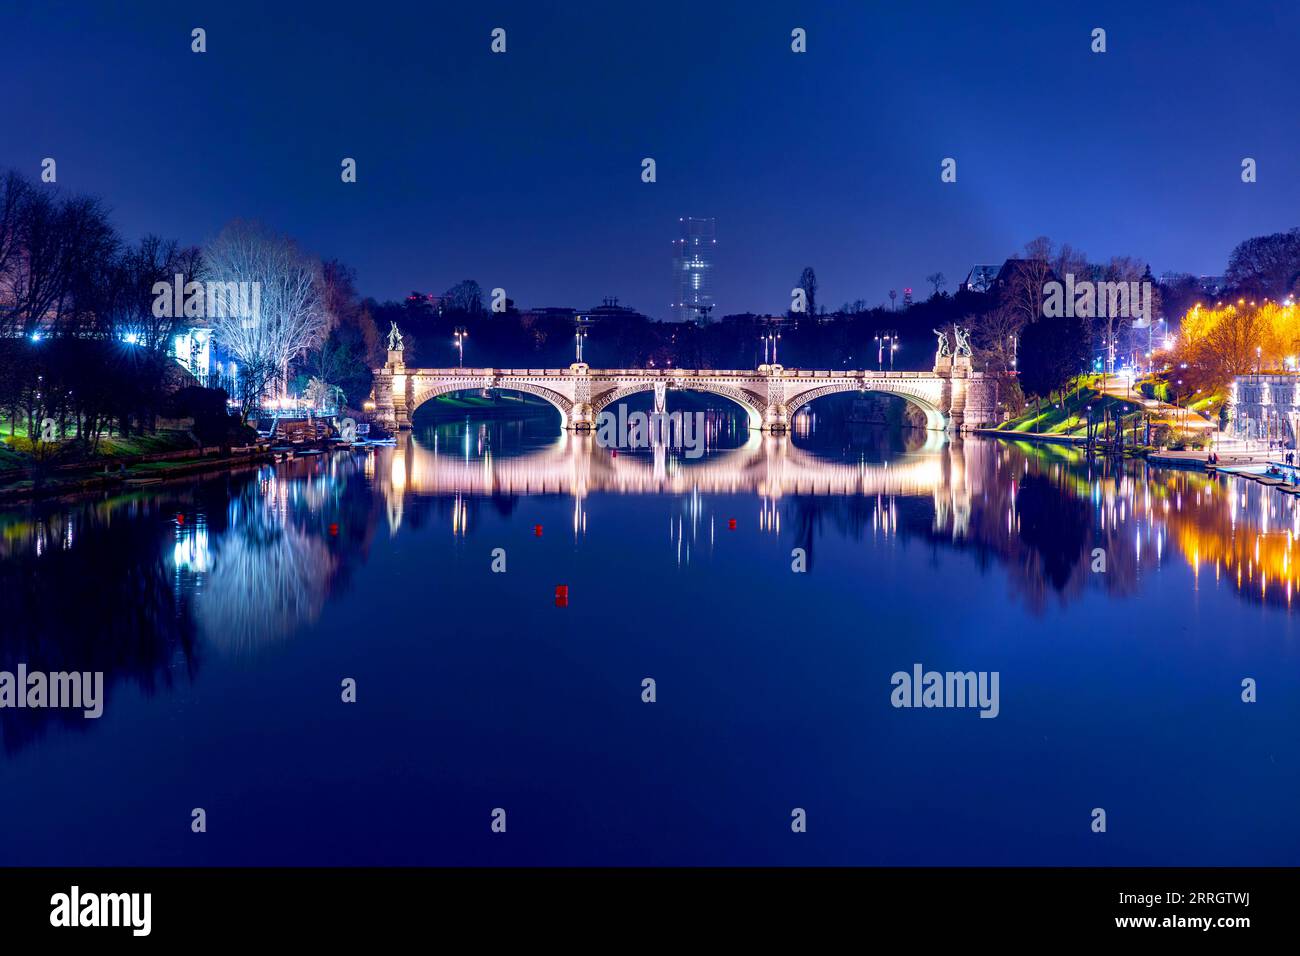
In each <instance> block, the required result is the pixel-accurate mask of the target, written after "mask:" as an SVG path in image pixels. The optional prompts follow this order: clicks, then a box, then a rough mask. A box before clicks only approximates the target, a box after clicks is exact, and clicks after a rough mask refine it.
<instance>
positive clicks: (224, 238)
mask: <svg viewBox="0 0 1300 956" xmlns="http://www.w3.org/2000/svg"><path fill="white" fill-rule="evenodd" d="M204 258H205V260H206V262H207V264H208V270H209V277H210V280H211V281H212V282H213V283H214V285H212V286H210V288H211V289H212V290H213V292H214V295H213V296H212V297H211V298H212V300H213V305H214V308H213V311H214V312H215V313H216V314H215V315H210V316H209V317H208V320H209V322H210V323H211V324H212V327H213V330H214V334H215V336H216V339H217V341H218V343H219V344H220V345H221V346H222V347H223V348H225V349H226V350H228V351H229V352H230V353H231V354H232V355H234V356H235V358H236V359H237V360H238V362H239V364H240V370H239V373H240V405H241V408H242V411H243V414H244V416H245V417H247V415H248V413H249V411H251V409H252V406H253V405H254V404H255V403H256V402H257V401H258V400H259V399H260V398H261V397H262V395H263V394H264V393H265V392H267V391H269V390H271V389H272V388H273V386H274V384H275V383H276V382H277V381H279V382H284V381H285V380H286V377H287V375H288V369H289V363H290V362H292V361H293V360H294V359H296V358H298V357H299V356H301V355H303V354H305V353H306V352H307V351H308V350H309V349H310V348H312V347H313V346H314V345H316V344H317V343H318V342H319V341H320V340H321V338H322V336H323V335H324V333H325V327H326V303H325V299H324V288H323V282H322V277H321V266H320V263H319V262H317V261H316V260H314V259H311V258H309V257H308V256H306V255H304V254H303V253H302V252H301V251H299V249H298V247H297V245H296V244H295V243H294V242H293V241H292V240H290V239H287V238H285V237H282V236H277V235H274V234H272V233H270V232H267V231H266V230H264V229H263V228H262V227H260V226H258V225H255V224H251V223H243V222H236V223H233V224H231V225H230V226H227V227H226V228H225V229H224V230H222V232H221V235H219V236H218V237H217V238H216V240H214V241H213V243H212V244H211V245H210V246H208V248H207V249H206V250H205V254H204ZM237 283H250V284H255V286H256V289H257V290H258V299H257V302H258V305H257V308H255V309H253V310H252V312H253V313H254V314H249V313H248V312H247V311H246V310H245V309H244V308H243V305H244V298H243V296H242V295H240V294H239V292H237V291H236V288H235V285H234V284H237Z"/></svg>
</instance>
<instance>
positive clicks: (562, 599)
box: [555, 584, 569, 607]
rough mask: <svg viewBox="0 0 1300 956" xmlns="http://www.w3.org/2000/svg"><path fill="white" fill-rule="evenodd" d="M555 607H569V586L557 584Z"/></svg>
mask: <svg viewBox="0 0 1300 956" xmlns="http://www.w3.org/2000/svg"><path fill="white" fill-rule="evenodd" d="M555 606H556V607H568V606H569V586H568V585H567V584H557V585H556V586H555Z"/></svg>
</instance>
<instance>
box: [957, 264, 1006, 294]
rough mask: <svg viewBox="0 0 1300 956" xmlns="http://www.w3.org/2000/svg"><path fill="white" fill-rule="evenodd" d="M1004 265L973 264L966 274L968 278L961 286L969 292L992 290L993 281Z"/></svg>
mask: <svg viewBox="0 0 1300 956" xmlns="http://www.w3.org/2000/svg"><path fill="white" fill-rule="evenodd" d="M1001 270H1002V266H988V265H982V266H973V267H972V268H971V270H970V272H968V273H967V274H966V279H965V281H964V282H962V284H961V288H962V289H964V290H965V291H967V292H991V291H993V283H994V282H995V281H996V279H997V277H998V273H999V272H1000V271H1001Z"/></svg>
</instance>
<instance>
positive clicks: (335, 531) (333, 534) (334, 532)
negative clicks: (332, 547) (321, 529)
mask: <svg viewBox="0 0 1300 956" xmlns="http://www.w3.org/2000/svg"><path fill="white" fill-rule="evenodd" d="M338 533H339V526H338V525H336V524H332V525H330V537H332V538H336V537H338Z"/></svg>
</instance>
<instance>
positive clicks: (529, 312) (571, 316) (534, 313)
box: [521, 306, 578, 322]
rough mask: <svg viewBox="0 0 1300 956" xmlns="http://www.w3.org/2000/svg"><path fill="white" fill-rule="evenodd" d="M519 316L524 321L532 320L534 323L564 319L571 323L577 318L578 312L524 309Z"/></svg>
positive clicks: (572, 310) (548, 307)
mask: <svg viewBox="0 0 1300 956" xmlns="http://www.w3.org/2000/svg"><path fill="white" fill-rule="evenodd" d="M521 315H522V316H523V318H525V319H532V320H534V321H537V320H545V319H564V320H567V321H569V322H572V321H574V320H575V319H576V318H577V317H578V310H577V309H569V308H564V307H556V306H546V307H544V308H539V309H525V310H524V311H523V312H522V313H521Z"/></svg>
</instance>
